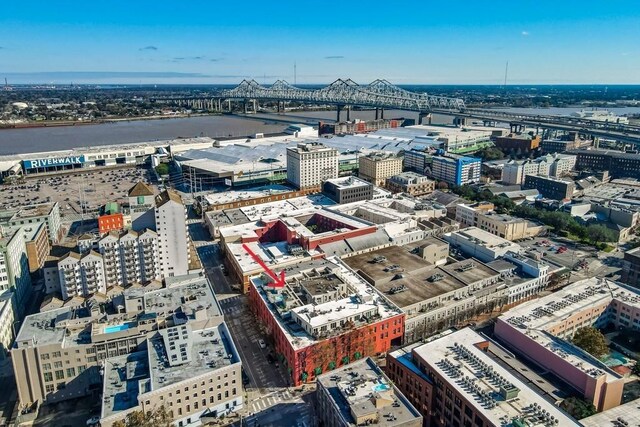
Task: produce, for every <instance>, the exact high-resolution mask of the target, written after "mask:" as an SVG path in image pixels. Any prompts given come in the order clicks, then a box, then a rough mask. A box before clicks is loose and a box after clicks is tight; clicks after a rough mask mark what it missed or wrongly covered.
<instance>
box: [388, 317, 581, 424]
mask: <svg viewBox="0 0 640 427" xmlns="http://www.w3.org/2000/svg"><path fill="white" fill-rule="evenodd" d="M488 347H489V342H488V341H487V340H486V338H484V337H483V336H481V335H479V334H478V333H476V332H475V331H473V330H471V329H469V328H465V329H461V330H459V331H456V332H453V333H451V334H447V335H444V336H442V337H435V339H432V340H430V341H429V342H427V343H426V344H421V345H414V346H410V347H408V348H406V349H400V350H396V351H394V352H392V353H390V354H388V355H387V367H386V372H387V375H388V376H389V378H390V379H391V380H392V381H393V382H394V384H396V386H397V387H398V389H399V390H400V391H401V392H402V393H403V394H404V395H405V396H406V397H407V399H408V400H409V401H410V402H411V403H412V404H413V405H414V406H415V407H416V408H417V409H418V411H419V412H420V413H421V414H422V415H423V417H424V425H425V426H427V427H445V426H454V425H458V426H476V427H497V426H505V425H512V426H529V427H546V426H551V425H558V426H563V427H565V426H566V427H571V426H576V427H577V426H579V425H580V424H579V423H578V422H577V421H575V420H574V419H573V418H571V417H570V416H568V415H567V414H565V413H564V412H563V411H561V410H560V409H559V408H558V407H557V406H556V405H554V404H553V403H551V402H549V401H547V400H546V399H544V398H543V397H542V396H541V395H539V394H538V393H537V392H536V391H535V390H534V389H533V388H532V387H531V386H530V385H528V384H526V383H524V382H523V381H521V380H520V379H519V378H517V377H516V376H515V375H514V374H513V373H512V371H511V370H509V369H506V368H505V367H503V365H501V364H499V363H497V362H496V361H495V360H494V359H493V358H491V357H490V356H489V355H488V354H487V349H488Z"/></svg>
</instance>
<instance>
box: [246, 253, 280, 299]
mask: <svg viewBox="0 0 640 427" xmlns="http://www.w3.org/2000/svg"><path fill="white" fill-rule="evenodd" d="M242 249H244V250H245V251H246V252H247V253H248V254H249V256H251V258H253V260H254V261H255V262H257V263H258V265H259V266H260V267H262V269H263V270H264V272H265V273H267V276H269V277H270V278H271V280H273V283H272V284H271V286H273V287H274V288H284V284H285V282H286V281H285V277H284V270H282V271H281V272H280V277H278V275H276V273H274V272H273V271H272V270H271V269H270V268H269V266H268V265H267V264H265V263H264V261H262V258H260V257H259V256H258V255H256V253H255V252H253V251H252V250H251V248H249V246H247V244H246V243H243V244H242Z"/></svg>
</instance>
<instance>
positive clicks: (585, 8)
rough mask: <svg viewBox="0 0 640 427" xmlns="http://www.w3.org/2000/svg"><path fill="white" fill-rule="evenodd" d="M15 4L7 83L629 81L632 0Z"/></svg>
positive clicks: (637, 24) (636, 37)
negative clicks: (506, 72)
mask: <svg viewBox="0 0 640 427" xmlns="http://www.w3.org/2000/svg"><path fill="white" fill-rule="evenodd" d="M376 4H377V2H374V1H369V2H361V1H304V0H299V1H297V2H292V1H287V0H284V1H275V2H269V1H260V2H257V1H220V0H209V1H175V0H174V1H171V2H165V1H162V0H156V1H153V2H152V1H146V0H130V1H119V0H113V1H99V0H97V1H92V2H91V1H82V2H81V1H37V0H36V1H16V0H10V1H5V2H3V5H2V7H1V8H0V77H4V76H6V77H7V78H8V79H9V80H10V82H13V83H24V82H42V83H45V82H56V83H69V82H70V81H73V82H74V83H87V82H95V83H107V82H114V83H237V82H239V81H240V80H242V79H243V78H255V79H256V80H257V81H258V82H261V83H262V82H263V81H266V82H272V81H274V80H276V79H279V78H282V79H285V80H287V81H290V82H293V79H294V75H293V74H294V72H293V68H294V67H293V65H294V63H296V64H297V82H298V83H327V82H331V81H333V80H335V79H336V78H338V77H350V78H352V79H354V80H355V81H357V82H360V83H367V82H370V81H372V80H374V79H376V78H386V79H387V80H389V81H391V82H394V83H399V84H407V83H424V84H501V83H502V80H503V78H504V69H505V63H506V62H507V61H509V83H511V84H536V83H538V84H570V83H606V84H613V83H640V43H638V41H640V5H639V4H638V0H630V1H626V0H616V1H602V0H599V1H591V0H583V1H579V0H555V1H547V0H538V1H530V0H511V1H502V0H493V1H473V0H472V1H464V0H463V1H458V2H449V1H446V0H440V1H438V2H434V1H431V0H422V1H414V2H408V1H389V2H386V3H384V4H380V5H376Z"/></svg>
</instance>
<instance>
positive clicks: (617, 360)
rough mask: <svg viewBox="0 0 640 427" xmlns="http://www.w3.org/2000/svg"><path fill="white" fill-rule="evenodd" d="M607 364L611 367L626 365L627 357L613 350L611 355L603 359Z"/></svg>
mask: <svg viewBox="0 0 640 427" xmlns="http://www.w3.org/2000/svg"><path fill="white" fill-rule="evenodd" d="M602 361H603V362H604V363H605V364H606V365H607V366H609V367H613V366H620V365H624V364H626V363H627V358H626V357H625V356H624V355H623V354H621V353H619V352H617V351H615V350H612V351H611V353H609V355H607V356H605V357H604V358H603V360H602Z"/></svg>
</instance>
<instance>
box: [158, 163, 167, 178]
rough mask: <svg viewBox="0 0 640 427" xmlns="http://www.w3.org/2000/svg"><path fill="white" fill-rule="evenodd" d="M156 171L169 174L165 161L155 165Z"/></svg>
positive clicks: (159, 173)
mask: <svg viewBox="0 0 640 427" xmlns="http://www.w3.org/2000/svg"><path fill="white" fill-rule="evenodd" d="M156 172H157V174H158V175H160V176H162V175H169V165H168V164H166V163H160V164H159V165H158V166H156Z"/></svg>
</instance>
